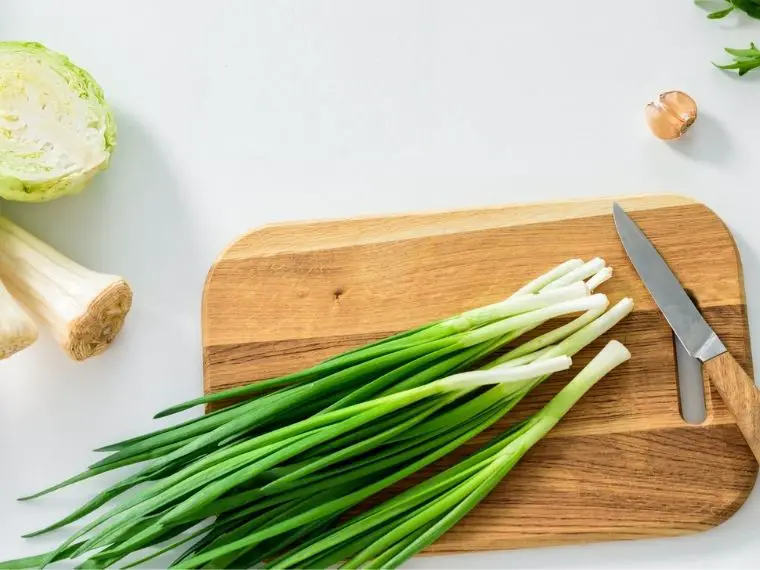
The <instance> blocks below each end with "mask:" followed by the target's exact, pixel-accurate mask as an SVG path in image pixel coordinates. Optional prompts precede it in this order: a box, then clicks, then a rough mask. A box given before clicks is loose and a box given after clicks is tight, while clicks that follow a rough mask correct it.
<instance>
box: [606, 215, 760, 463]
mask: <svg viewBox="0 0 760 570" xmlns="http://www.w3.org/2000/svg"><path fill="white" fill-rule="evenodd" d="M612 217H613V220H614V222H615V229H616V230H617V233H618V237H619V238H620V241H621V243H622V244H623V249H624V250H625V252H626V255H627V256H628V259H629V260H630V261H631V264H632V265H633V267H634V269H635V270H636V273H637V274H638V275H639V277H640V278H641V280H642V282H643V283H644V286H645V287H646V289H647V291H649V294H650V295H651V296H652V298H653V299H654V302H655V304H656V305H657V307H658V308H659V309H660V311H661V312H662V314H663V316H664V317H665V320H666V321H667V322H668V324H669V325H670V327H671V328H672V329H673V332H674V333H675V335H676V337H678V340H679V341H680V342H681V344H682V345H683V347H684V348H685V349H686V351H687V352H688V353H689V354H690V355H691V356H692V357H694V358H698V359H699V360H701V361H702V362H703V363H704V364H703V366H704V371H705V373H706V375H707V377H708V378H709V379H710V381H711V382H712V383H713V385H714V386H715V387H716V389H717V390H718V393H719V394H720V396H721V398H722V399H723V401H724V402H725V403H726V407H728V409H729V411H730V412H731V414H732V415H733V417H734V419H735V421H736V424H737V426H738V427H739V430H740V431H741V432H742V435H744V438H745V439H746V440H747V443H748V445H749V447H750V449H751V450H752V453H753V454H754V456H755V458H756V459H757V460H758V461H760V390H758V389H757V387H756V386H755V383H754V381H753V380H752V379H751V378H750V377H749V376H748V375H747V373H746V372H745V371H744V369H743V368H742V367H741V366H740V365H739V363H738V362H737V361H736V359H735V358H734V357H733V356H732V355H731V354H730V353H729V352H728V351H727V350H726V347H725V346H724V344H723V342H721V340H720V338H719V337H718V335H717V334H716V333H715V331H714V330H713V329H712V327H710V325H709V324H708V323H707V321H706V320H705V318H704V316H703V315H702V313H701V312H700V311H699V309H698V308H697V307H696V305H695V304H694V303H693V302H692V300H691V298H690V297H689V295H688V294H687V292H686V290H685V289H684V288H683V286H682V285H681V283H680V282H679V281H678V278H677V277H676V276H675V274H674V273H673V271H672V270H671V269H670V267H669V266H668V264H667V262H666V261H665V260H664V259H663V257H662V255H660V253H659V252H658V251H657V249H656V248H655V246H654V245H653V244H652V242H651V241H650V240H649V239H648V238H647V236H646V235H645V234H644V232H643V231H642V230H641V228H640V227H639V226H638V225H637V224H636V222H634V221H633V220H632V219H631V217H630V216H629V215H628V214H627V213H626V212H625V210H623V208H622V206H621V205H620V204H618V203H617V202H613V205H612Z"/></svg>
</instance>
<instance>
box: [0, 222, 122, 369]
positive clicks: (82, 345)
mask: <svg viewBox="0 0 760 570" xmlns="http://www.w3.org/2000/svg"><path fill="white" fill-rule="evenodd" d="M0 279H3V281H4V282H5V285H6V286H7V287H8V290H9V291H10V292H11V293H12V295H13V296H14V297H15V298H16V299H17V300H18V301H19V302H20V303H21V304H22V305H24V306H25V307H26V309H27V310H28V311H29V312H30V313H31V314H32V315H33V316H34V317H35V319H36V320H37V321H38V322H39V323H42V324H44V325H45V326H46V327H47V328H48V329H50V331H51V332H52V333H53V335H54V337H55V338H56V340H57V341H58V343H59V344H60V345H61V346H62V348H63V350H64V351H65V352H66V353H67V354H68V355H69V356H71V357H72V358H73V359H75V360H85V359H87V358H89V357H91V356H95V355H97V354H100V353H101V352H103V351H104V350H105V349H106V348H107V347H108V346H109V345H110V344H111V342H113V340H114V339H115V338H116V336H117V335H118V334H119V331H120V330H121V328H122V325H123V323H124V319H125V318H126V316H127V313H128V312H129V310H130V308H131V306H132V290H131V288H130V287H129V284H128V283H127V282H126V281H125V280H124V279H123V278H121V277H119V276H117V275H107V274H103V273H97V272H95V271H92V270H90V269H87V268H86V267H83V266H81V265H79V264H78V263H75V262H74V261H72V260H70V259H69V258H67V257H66V256H64V255H63V254H61V253H60V252H58V251H56V250H55V249H53V248H52V247H50V246H49V245H47V244H46V243H44V242H42V241H41V240H40V239H38V238H36V237H35V236H33V235H32V234H30V233H29V232H27V231H26V230H24V229H22V228H20V227H19V226H17V225H16V224H14V223H13V222H11V221H10V220H9V219H7V218H5V217H3V216H0Z"/></svg>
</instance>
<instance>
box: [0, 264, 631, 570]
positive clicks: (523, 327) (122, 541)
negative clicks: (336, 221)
mask: <svg viewBox="0 0 760 570" xmlns="http://www.w3.org/2000/svg"><path fill="white" fill-rule="evenodd" d="M610 276H611V270H610V269H609V268H607V267H605V264H604V261H603V260H601V259H594V260H592V261H590V262H588V263H583V262H582V261H580V260H571V261H568V262H565V263H563V264H561V265H560V266H558V267H556V268H555V269H553V270H551V271H549V272H548V273H547V274H545V275H542V276H541V277H539V278H538V279H536V280H534V281H532V282H531V283H529V284H528V285H526V286H525V287H523V288H522V289H520V290H519V291H517V292H516V293H515V294H514V295H512V296H511V297H509V298H507V299H506V300H504V301H502V302H499V303H495V304H492V305H488V306H486V307H481V308H478V309H474V310H471V311H467V312H465V313H462V314H461V315H457V316H454V317H451V318H447V319H443V320H441V321H437V322H435V323H431V324H428V325H425V326H422V327H419V328H417V329H414V330H411V331H406V332H403V333H400V334H398V335H394V336H391V337H388V338H386V339H382V340H380V341H378V342H376V343H372V344H370V345H367V346H364V347H360V348H358V349H355V350H352V351H349V352H346V353H343V354H341V355H338V356H335V357H333V358H330V359H328V360H326V361H324V362H321V363H319V364H317V365H316V366H314V367H311V368H308V369H306V370H302V371H299V372H296V373H294V374H290V375H287V376H284V377H280V378H276V379H270V380H266V381H264V382H258V383H253V384H251V385H249V386H245V387H243V388H238V389H233V390H228V391H226V392H223V393H220V394H215V395H211V396H206V397H204V398H200V399H197V400H193V401H191V402H187V403H184V404H181V405H179V406H176V407H174V408H171V409H169V410H167V411H165V412H162V413H161V414H159V415H160V416H163V415H169V414H171V413H175V412H178V411H181V410H184V409H188V408H189V407H192V406H195V405H199V404H204V403H208V402H211V401H218V400H226V399H230V398H240V397H245V398H251V399H248V400H244V401H242V402H238V403H235V404H233V405H231V406H229V407H227V408H225V409H222V410H219V411H217V412H214V413H211V414H208V415H205V416H202V417H199V418H195V419H193V420H190V421H187V422H184V423H181V424H179V425H176V426H174V427H170V428H167V429H164V430H159V431H156V432H153V433H150V434H146V435H143V436H140V437H137V438H133V439H130V440H127V441H124V442H120V443H117V444H112V445H109V446H106V447H105V448H102V449H101V451H109V452H111V454H110V455H109V456H108V457H106V458H105V459H103V460H102V461H99V462H98V463H96V464H94V465H92V466H91V467H90V468H89V469H88V470H87V471H85V472H84V473H82V474H80V475H77V476H75V477H73V478H71V479H69V480H67V481H64V482H63V483H60V484H58V485H56V486H54V487H51V488H49V489H46V490H45V491H42V492H41V493H38V494H36V495H33V496H32V497H27V499H29V498H33V497H37V496H40V495H42V494H45V493H49V492H51V491H53V490H56V489H59V488H62V487H64V486H66V485H70V484H72V483H75V482H77V481H81V480H84V479H87V478H89V477H93V476H96V475H98V474H101V473H104V472H107V471H110V470H113V469H117V468H119V467H123V466H126V465H131V464H136V463H143V462H147V464H146V465H145V466H143V467H142V469H140V470H139V471H138V472H137V473H135V474H134V475H132V476H129V477H126V478H125V479H123V480H122V481H120V482H118V483H117V484H116V485H114V486H112V487H111V488H109V489H107V490H106V491H104V492H103V493H101V494H99V495H98V496H96V497H95V498H93V499H92V500H91V501H89V502H88V503H87V504H86V505H84V506H82V507H81V508H80V509H77V510H76V511H75V512H74V513H72V514H71V515H69V516H67V517H65V518H64V519H62V520H61V521H58V522H56V523H54V524H52V525H50V526H48V527H47V528H45V529H43V530H41V531H38V532H35V533H32V534H31V535H28V536H32V535H36V534H41V533H43V532H48V531H50V530H53V529H56V528H60V527H63V526H66V525H68V524H70V523H72V522H74V521H77V520H79V519H81V518H82V517H85V516H87V515H89V514H91V513H93V512H94V511H96V510H98V509H99V508H101V507H103V506H105V505H106V504H108V503H110V502H112V501H114V500H115V499H117V498H118V497H119V496H120V495H122V494H123V493H124V492H125V491H127V490H130V489H134V488H136V487H138V486H142V487H144V488H141V489H135V491H136V492H135V493H134V494H133V495H132V496H131V497H129V498H128V499H125V500H121V501H120V502H119V503H117V504H114V505H111V506H110V507H109V508H108V509H106V510H105V512H103V513H102V514H101V515H100V516H98V517H96V518H95V519H94V520H93V521H92V522H90V523H88V524H87V525H85V526H84V527H83V528H82V529H80V530H79V531H77V532H75V533H74V534H73V535H71V537H70V538H69V539H68V540H66V541H65V542H64V543H63V544H62V545H61V546H60V547H59V548H57V549H56V550H55V551H53V552H50V553H47V554H45V555H41V556H39V557H34V558H27V559H24V560H20V561H13V562H9V563H5V564H0V567H1V568H17V567H18V568H20V567H24V568H29V567H44V566H45V565H47V564H48V563H50V562H53V561H56V560H62V559H67V558H79V557H81V556H88V558H87V560H86V561H85V563H84V565H85V567H98V568H102V567H108V566H112V565H114V564H116V563H117V562H119V561H122V560H124V559H125V558H127V557H129V556H131V555H133V554H135V553H138V552H141V551H143V550H145V549H148V548H151V547H154V546H156V545H162V546H161V548H160V549H159V550H157V551H153V552H151V553H149V554H148V556H147V557H146V558H145V560H148V559H150V558H152V557H154V556H155V555H157V554H160V553H161V552H163V551H164V550H166V549H173V548H176V547H178V546H180V545H182V544H185V543H188V542H189V543H190V545H189V546H188V547H187V548H186V550H185V552H184V553H183V554H182V555H181V556H180V558H179V559H177V561H176V563H175V565H176V566H177V567H187V568H193V567H199V566H198V565H199V564H203V563H205V562H203V561H211V565H212V566H213V567H215V568H222V567H228V566H231V565H234V567H240V566H241V565H242V566H247V565H253V564H258V563H260V561H262V560H267V559H269V558H270V557H272V556H274V555H276V554H278V553H281V552H282V551H283V549H285V548H286V547H287V546H288V544H300V543H304V542H305V541H306V542H308V541H309V540H311V539H313V538H314V537H315V536H318V535H320V534H321V533H323V532H325V531H326V530H329V528H331V526H334V524H335V521H336V520H337V519H338V517H340V516H341V515H343V514H344V513H345V512H346V511H347V510H348V509H350V508H351V507H354V506H356V505H358V504H359V503H360V502H362V501H363V500H365V499H366V498H368V497H370V496H372V495H374V494H376V493H377V492H379V491H381V490H383V489H385V488H387V487H389V486H391V485H393V484H395V483H397V482H398V481H400V480H402V479H403V478H405V477H407V476H408V475H411V474H412V473H415V472H416V471H419V470H420V469H422V468H423V467H425V466H427V465H429V464H431V463H433V462H434V461H436V460H438V459H439V458H441V457H443V456H444V455H446V454H447V453H449V452H450V451H452V450H453V449H456V448H457V447H458V446H460V445H461V444H462V443H464V442H466V441H467V440H469V439H471V438H472V437H473V436H475V435H477V434H478V433H481V432H482V431H483V430H485V429H486V428H488V427H489V426H491V425H493V424H494V423H495V422H496V421H498V420H499V419H501V418H502V417H503V416H504V415H505V414H506V413H507V412H508V411H509V410H510V409H512V408H513V407H514V406H515V405H516V404H517V403H518V402H519V401H520V400H521V399H522V398H523V397H524V396H525V395H526V394H527V393H529V392H530V390H531V389H532V388H533V387H535V386H536V385H537V384H538V383H540V382H541V381H542V380H544V379H545V378H546V377H547V376H548V375H549V374H551V373H552V372H554V371H556V370H559V369H561V368H562V367H566V366H568V365H569V358H570V357H572V356H573V355H574V354H576V353H577V352H578V351H579V350H581V349H582V348H584V347H585V346H587V345H588V344H589V343H591V342H592V341H594V340H595V339H596V338H598V337H599V336H600V335H602V334H604V332H606V331H607V330H609V329H610V328H611V327H612V326H614V325H615V324H616V323H617V322H619V320H620V319H622V318H623V317H624V316H625V315H626V314H628V312H630V310H631V307H632V303H631V301H630V299H624V300H623V301H621V302H620V303H618V304H617V305H615V306H614V307H613V308H612V309H610V310H609V311H606V309H607V307H608V303H609V302H608V299H607V297H606V296H605V295H601V294H592V290H593V288H595V287H596V286H598V285H599V284H601V283H602V282H604V281H605V280H606V279H609V278H610ZM605 311H606V312H605ZM577 313H581V314H580V316H577V317H576V318H575V319H574V320H572V321H570V322H569V323H566V324H564V325H562V326H559V327H557V328H555V329H552V330H550V331H549V332H547V333H544V334H542V335H540V336H537V337H535V338H533V339H531V340H529V341H527V342H526V343H523V344H522V345H521V346H519V347H517V348H515V349H513V350H511V351H509V352H507V353H506V354H505V355H503V356H502V357H500V358H498V359H496V360H494V361H492V362H490V363H488V364H486V365H482V366H481V367H480V369H479V370H474V369H473V367H474V366H475V365H476V364H478V363H482V362H483V361H485V359H487V357H489V356H490V355H492V354H493V353H494V352H495V351H496V350H498V349H499V348H501V347H503V346H504V345H506V344H508V343H511V342H513V341H514V340H515V339H518V338H521V337H522V336H523V335H526V334H527V333H528V332H530V331H531V330H533V329H535V328H536V327H538V326H540V325H542V324H544V323H547V322H548V321H551V320H553V319H556V318H560V317H565V316H568V315H572V314H577ZM188 533H189V534H188ZM167 541H168V543H167ZM220 553H221V554H220ZM209 557H210V558H209ZM133 563H134V562H133Z"/></svg>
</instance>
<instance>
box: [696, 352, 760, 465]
mask: <svg viewBox="0 0 760 570" xmlns="http://www.w3.org/2000/svg"><path fill="white" fill-rule="evenodd" d="M704 369H705V372H706V373H707V377H708V378H709V379H710V380H711V381H712V383H713V384H714V385H715V387H716V388H717V390H718V393H719V394H720V397H721V399H722V400H723V401H724V402H725V403H726V406H727V407H728V409H729V411H730V412H731V415H732V416H733V417H734V419H735V420H736V424H737V426H738V427H739V430H740V431H741V432H742V434H743V435H744V439H746V440H747V444H748V445H749V447H750V448H751V449H752V452H753V453H754V454H755V457H756V458H757V460H758V461H760V390H758V389H757V387H756V386H755V383H754V381H753V380H752V378H750V377H749V376H748V375H747V373H746V372H744V370H743V369H742V367H741V365H740V364H739V363H738V362H736V359H735V358H734V357H733V355H731V353H724V354H721V355H720V356H717V357H715V358H713V359H711V360H708V361H707V362H706V363H705V366H704Z"/></svg>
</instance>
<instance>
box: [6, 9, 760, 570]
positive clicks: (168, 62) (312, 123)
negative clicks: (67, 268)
mask: <svg viewBox="0 0 760 570" xmlns="http://www.w3.org/2000/svg"><path fill="white" fill-rule="evenodd" d="M0 39H16V40H34V41H40V42H43V43H45V44H47V45H48V46H49V47H51V48H54V49H57V50H60V51H62V52H64V53H66V54H67V55H69V56H70V57H71V58H72V59H73V60H74V61H75V62H76V63H78V64H80V65H82V66H83V67H85V68H87V69H88V70H89V71H90V72H91V73H92V74H93V75H94V76H95V77H96V78H97V80H98V81H99V82H100V83H101V84H102V86H103V88H104V89H105V91H106V94H107V97H108V99H109V101H110V102H111V103H112V105H113V107H114V109H115V113H116V117H117V122H118V127H119V137H118V145H119V146H118V150H117V152H116V154H115V156H114V160H113V165H112V168H111V169H110V170H109V171H108V172H106V173H104V174H102V175H100V176H99V178H98V179H97V181H96V182H95V183H94V184H93V185H92V186H91V187H90V188H89V189H88V190H86V191H85V192H84V193H83V194H81V195H79V196H77V197H73V198H69V199H62V200H58V201H55V202H51V203H49V204H45V205H29V204H7V203H6V205H5V206H4V213H6V214H8V215H9V216H10V217H12V218H13V219H15V220H16V221H19V222H21V223H22V225H24V226H26V227H27V228H28V229H30V230H32V231H34V232H36V233H37V234H39V235H40V236H41V237H43V238H44V239H46V240H47V241H49V242H50V243H51V244H53V245H55V246H56V247H57V248H59V249H60V250H61V251H63V252H64V253H66V254H68V255H69V256H70V257H72V258H73V259H75V260H77V261H79V262H80V263H83V264H85V265H88V266H90V267H92V268H96V269H98V270H101V271H104V272H113V273H118V274H121V275H124V276H125V277H127V278H128V279H129V281H130V282H131V284H132V285H133V288H134V294H135V304H134V309H133V311H132V313H131V315H130V318H129V320H128V324H127V326H126V327H125V329H124V331H123V333H122V335H121V337H120V338H119V340H118V342H117V343H116V344H115V345H114V346H113V347H112V348H111V349H110V350H109V351H108V352H107V353H106V354H104V355H103V356H102V357H100V358H97V359H93V360H90V361H87V362H85V363H80V364H77V363H74V362H71V361H69V360H68V359H67V357H65V356H64V355H63V354H62V353H61V351H59V350H58V349H57V347H56V346H55V345H54V344H53V343H52V342H51V341H50V340H49V339H48V338H47V337H44V338H43V339H42V340H41V341H40V342H39V343H38V344H37V345H35V346H34V347H33V348H31V349H29V350H27V351H25V352H23V353H21V354H19V355H17V356H16V357H14V358H12V359H10V360H8V361H4V362H2V363H0V468H1V470H0V558H9V557H16V556H21V555H26V554H32V553H37V552H39V551H41V550H43V549H45V548H46V547H48V546H51V545H52V544H53V543H54V542H56V543H57V541H58V540H59V539H60V538H61V536H63V535H62V534H57V535H55V536H53V537H52V538H51V539H47V540H35V541H23V540H22V539H20V538H19V535H20V534H21V533H22V532H23V531H28V530H32V529H35V528H38V527H40V526H42V525H43V524H45V523H48V522H50V521H52V520H53V519H57V518H58V517H59V516H61V515H63V514H65V513H67V512H69V511H70V510H71V509H72V508H73V507H74V506H75V505H78V504H80V503H81V502H83V501H84V500H85V498H86V497H88V496H90V494H91V493H93V492H95V491H96V490H97V489H100V488H101V487H102V486H103V485H104V484H105V482H106V481H110V480H113V478H111V479H108V478H106V479H104V480H102V481H98V482H96V483H93V484H91V485H87V484H83V485H80V486H77V487H76V488H73V489H70V490H69V491H66V492H61V493H59V494H56V495H54V496H52V497H49V498H46V499H44V500H40V501H38V502H34V503H33V504H23V505H22V504H17V503H16V502H15V500H14V498H15V497H17V496H19V495H22V494H24V493H27V492H30V491H34V490H38V489H39V488H41V487H44V486H46V485H48V484H50V483H51V482H54V481H58V480H59V479H62V478H64V477H66V476H68V475H71V474H73V473H75V472H78V471H79V470H80V469H81V468H83V467H84V466H85V465H86V464H88V463H89V462H91V461H92V460H93V459H94V458H95V457H96V455H95V454H93V453H91V452H90V451H89V450H90V449H93V448H95V447H98V446H99V445H101V444H103V443H105V442H110V441H112V440H116V439H119V438H123V437H127V436H131V435H134V434H136V433H139V432H142V431H144V430H146V429H148V428H150V427H153V426H154V425H155V424H154V423H152V421H151V420H150V417H151V416H152V414H153V413H154V412H155V411H156V410H158V409H160V408H163V407H164V406H167V405H169V404H172V403H175V402H177V401H180V400H184V399H186V398H189V397H191V396H195V395H198V394H199V392H200V390H201V351H200V298H201V290H202V286H203V281H204V278H205V276H206V271H207V269H208V267H209V265H210V263H211V262H212V261H213V259H214V258H215V256H216V255H217V254H218V253H219V252H220V250H221V249H222V248H223V247H224V246H225V245H226V244H227V243H228V242H230V241H231V240H233V239H234V238H235V237H236V236H237V235H238V234H240V233H242V232H244V231H246V230H248V229H250V228H252V227H255V226H258V225H260V224H263V223H267V222H272V221H279V220H297V219H308V218H315V217H316V218H319V217H339V216H351V215H357V214H361V215H363V214H371V213H381V212H398V211H408V210H427V209H444V208H458V207H469V206H478V205H496V204H502V203H510V202H526V201H534V200H544V199H554V198H575V197H581V196H586V195H589V196H590V195H609V194H625V193H644V192H676V193H682V194H687V195H690V196H693V197H695V198H697V199H700V200H702V201H704V202H706V203H707V204H708V205H709V206H710V207H712V208H713V209H715V211H716V212H717V213H718V214H719V215H721V216H722V217H723V219H724V220H725V221H726V223H727V224H728V226H729V227H730V228H731V229H732V230H733V232H734V234H735V236H736V238H737V240H738V243H739V247H740V250H741V254H742V257H743V261H744V264H745V272H746V286H747V291H748V299H749V305H750V323H751V328H752V331H753V333H754V334H755V338H760V335H758V334H757V333H758V327H760V303H759V302H758V301H757V296H756V295H755V294H754V293H753V292H755V291H758V287H760V258H759V257H758V252H759V251H760V225H759V224H758V220H757V215H758V211H759V210H758V206H759V205H760V184H759V183H760V153H759V152H758V150H759V146H758V133H760V112H759V111H758V108H760V71H758V72H757V76H752V75H748V76H746V77H745V78H743V79H737V78H736V77H732V76H729V75H727V74H724V73H723V72H720V71H719V70H717V69H715V68H714V67H712V65H711V63H710V62H711V60H718V59H720V58H721V57H722V56H721V50H722V48H723V47H724V46H733V47H746V46H747V45H748V43H749V41H750V40H753V39H754V40H758V41H760V26H758V25H757V23H751V22H749V21H748V20H747V19H740V18H736V19H734V18H731V19H730V20H729V21H726V22H711V21H708V20H706V19H705V15H704V12H702V11H701V10H700V9H698V8H696V7H695V6H693V5H692V3H691V1H690V0H679V1H676V0H670V1H667V2H665V1H663V0H638V1H636V2H608V1H604V0H586V1H584V2H568V1H563V0H544V1H543V2H527V1H525V0H523V1H520V2H516V1H512V2H505V1H502V2H497V1H493V2H472V1H470V2H444V1H437V2H434V1H429V2H414V1H408V0H404V1H388V0H385V1H383V2H358V1H350V0H346V1H343V2H325V1H309V2H307V1H302V2H266V3H265V2H254V1H251V0H238V1H232V0H226V1H221V0H220V1H217V2H200V1H199V2H189V1H186V0H185V1H183V0H176V1H166V0H164V1H161V2H157V1H134V0H130V1H126V0H124V1H118V2H117V1H108V2H104V1H103V0H91V1H76V0H67V1H66V2H60V1H57V2H53V1H50V2H37V1H31V0H18V1H8V0H0ZM674 88H675V89H681V90H684V91H686V92H687V93H690V94H691V95H692V96H693V97H694V98H695V99H696V101H697V103H698V104H699V106H700V112H701V116H700V119H699V120H698V122H697V124H696V126H695V127H694V129H693V130H692V131H691V133H690V135H691V136H689V137H688V140H683V141H680V143H678V144H666V143H663V142H661V141H659V140H657V139H655V138H654V137H653V136H651V135H650V134H649V132H648V131H647V129H646V126H645V124H644V122H643V114H642V111H643V107H644V105H645V104H646V103H647V102H648V101H649V100H650V99H651V98H653V97H654V96H656V94H657V93H658V92H660V91H663V90H667V89H674ZM758 342H760V341H756V342H755V344H754V346H755V353H756V354H760V345H759V344H758ZM759 528H760V496H758V493H757V492H756V493H754V494H753V495H752V496H751V497H750V499H749V501H748V502H747V503H746V505H745V507H744V508H742V509H741V510H740V511H739V512H738V513H737V514H736V515H735V516H734V517H733V518H732V519H731V520H729V521H728V522H727V523H725V524H724V525H722V526H721V527H719V528H716V529H715V530H713V531H711V532H707V533H703V534H700V535H696V536H691V537H686V538H677V539H663V540H649V541H637V542H624V543H614V544H603V545H595V546H583V547H572V548H550V549H534V550H523V551H517V552H508V553H490V554H480V555H466V556H460V557H452V558H435V559H431V558H428V559H424V560H415V561H413V562H411V563H410V564H409V565H408V566H409V567H418V568H422V567H425V568H442V567H444V566H445V567H450V568H453V567H471V568H475V567H477V568H486V567H499V568H507V567H508V568H654V567H667V568H688V569H690V570H693V569H694V568H702V567H704V568H711V567H712V568H718V567H720V568H739V567H750V566H752V565H753V562H754V563H757V562H756V561H758V560H760V538H758V536H759V535H758V529H759Z"/></svg>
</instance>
